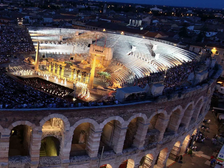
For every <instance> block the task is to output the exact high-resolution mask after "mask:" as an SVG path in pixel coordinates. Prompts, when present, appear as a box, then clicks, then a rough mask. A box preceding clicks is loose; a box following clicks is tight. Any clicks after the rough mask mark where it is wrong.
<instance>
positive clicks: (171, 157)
mask: <svg viewBox="0 0 224 168" xmlns="http://www.w3.org/2000/svg"><path fill="white" fill-rule="evenodd" d="M180 145H181V143H180V141H177V142H176V143H175V144H174V146H173V148H172V150H171V151H170V154H169V156H168V159H167V165H169V163H172V162H173V161H175V159H176V157H177V156H178V155H179V153H180ZM170 161H171V162H170Z"/></svg>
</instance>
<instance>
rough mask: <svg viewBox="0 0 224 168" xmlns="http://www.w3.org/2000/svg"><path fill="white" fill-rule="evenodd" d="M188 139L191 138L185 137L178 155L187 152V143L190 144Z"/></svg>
mask: <svg viewBox="0 0 224 168" xmlns="http://www.w3.org/2000/svg"><path fill="white" fill-rule="evenodd" d="M190 138H191V136H190V135H187V136H186V137H185V139H184V141H183V143H182V146H181V150H180V154H181V155H183V154H185V153H186V152H187V148H188V146H189V142H190Z"/></svg>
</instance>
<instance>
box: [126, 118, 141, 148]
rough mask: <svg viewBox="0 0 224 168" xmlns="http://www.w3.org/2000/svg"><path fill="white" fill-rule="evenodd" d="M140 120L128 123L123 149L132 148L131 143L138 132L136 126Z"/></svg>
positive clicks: (136, 119)
mask: <svg viewBox="0 0 224 168" xmlns="http://www.w3.org/2000/svg"><path fill="white" fill-rule="evenodd" d="M141 120H142V118H140V117H137V118H134V119H133V120H131V122H130V123H129V125H128V129H127V132H126V136H125V141H124V147H123V149H127V148H131V147H132V146H133V142H134V139H135V136H136V133H137V130H138V124H139V122H140V121H141Z"/></svg>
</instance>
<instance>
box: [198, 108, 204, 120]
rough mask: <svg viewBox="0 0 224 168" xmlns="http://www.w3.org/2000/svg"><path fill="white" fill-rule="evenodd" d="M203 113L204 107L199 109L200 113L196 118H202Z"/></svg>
mask: <svg viewBox="0 0 224 168" xmlns="http://www.w3.org/2000/svg"><path fill="white" fill-rule="evenodd" d="M203 112H204V106H202V107H201V109H200V112H199V114H198V118H200V117H201V116H202V114H203Z"/></svg>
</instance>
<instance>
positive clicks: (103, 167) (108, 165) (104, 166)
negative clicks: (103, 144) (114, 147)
mask: <svg viewBox="0 0 224 168" xmlns="http://www.w3.org/2000/svg"><path fill="white" fill-rule="evenodd" d="M100 168H112V166H111V165H110V164H105V165H102V166H100Z"/></svg>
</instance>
